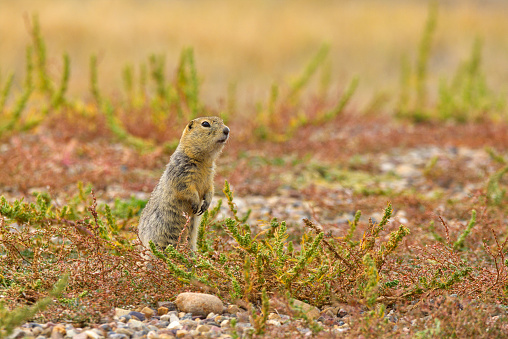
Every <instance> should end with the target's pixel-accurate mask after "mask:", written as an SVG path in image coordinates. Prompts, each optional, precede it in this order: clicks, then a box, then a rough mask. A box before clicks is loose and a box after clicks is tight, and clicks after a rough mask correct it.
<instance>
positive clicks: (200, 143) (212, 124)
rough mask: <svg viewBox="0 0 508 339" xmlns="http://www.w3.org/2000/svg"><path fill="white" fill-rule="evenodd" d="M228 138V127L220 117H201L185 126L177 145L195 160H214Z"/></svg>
mask: <svg viewBox="0 0 508 339" xmlns="http://www.w3.org/2000/svg"><path fill="white" fill-rule="evenodd" d="M228 138H229V127H228V126H226V125H224V122H223V121H222V119H221V118H218V117H201V118H196V119H194V120H192V121H190V122H189V123H188V124H187V126H186V127H185V129H184V131H183V133H182V138H181V139H180V144H179V145H178V147H179V148H180V150H181V151H183V152H185V154H186V155H187V156H188V157H190V158H192V159H196V160H212V161H213V160H215V158H216V157H217V156H218V155H219V153H220V152H221V151H222V149H223V148H224V145H225V144H226V141H227V140H228Z"/></svg>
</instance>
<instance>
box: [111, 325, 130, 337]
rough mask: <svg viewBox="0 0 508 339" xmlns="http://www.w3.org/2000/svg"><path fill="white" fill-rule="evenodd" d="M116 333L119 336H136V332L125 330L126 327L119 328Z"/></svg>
mask: <svg viewBox="0 0 508 339" xmlns="http://www.w3.org/2000/svg"><path fill="white" fill-rule="evenodd" d="M115 332H116V333H119V334H125V335H127V336H129V337H130V336H131V335H133V334H134V331H133V330H131V329H129V328H124V327H119V328H117V329H116V330H115Z"/></svg>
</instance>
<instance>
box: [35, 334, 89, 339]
mask: <svg viewBox="0 0 508 339" xmlns="http://www.w3.org/2000/svg"><path fill="white" fill-rule="evenodd" d="M37 338H38V337H37ZM72 339H88V336H87V335H86V333H85V332H81V333H79V334H76V335H75V336H73V337H72Z"/></svg>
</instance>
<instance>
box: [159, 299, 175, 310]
mask: <svg viewBox="0 0 508 339" xmlns="http://www.w3.org/2000/svg"><path fill="white" fill-rule="evenodd" d="M157 307H166V308H167V309H168V310H169V311H176V305H175V304H174V303H172V302H171V301H159V302H158V303H157Z"/></svg>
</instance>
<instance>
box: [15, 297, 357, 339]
mask: <svg viewBox="0 0 508 339" xmlns="http://www.w3.org/2000/svg"><path fill="white" fill-rule="evenodd" d="M294 305H295V306H296V307H299V308H300V309H301V310H302V311H304V312H305V313H306V316H307V317H308V318H309V319H312V320H316V321H317V323H319V324H320V325H323V321H325V319H326V321H325V323H326V324H327V325H328V326H326V327H327V330H328V331H331V332H332V333H334V334H339V333H340V332H344V331H347V330H348V329H349V325H347V324H345V322H344V321H343V320H340V318H338V316H339V317H344V316H346V315H347V312H346V311H345V310H343V309H340V310H331V309H328V310H324V311H323V312H320V311H319V310H318V309H317V308H315V307H313V306H311V305H309V304H306V303H304V302H301V301H298V300H294ZM334 318H335V320H334ZM290 324H292V325H294V326H293V327H292V328H293V331H296V333H295V334H297V335H298V336H302V335H303V336H306V335H311V334H312V331H311V329H309V328H306V327H305V326H304V324H305V323H304V322H303V321H300V322H298V324H295V320H294V319H291V318H290V317H289V316H287V315H283V314H279V313H276V312H272V313H270V314H269V316H268V320H267V321H266V325H267V327H270V326H275V327H280V329H281V333H287V332H286V330H285V328H284V327H285V326H288V325H290ZM254 332H255V328H254V326H253V325H252V324H251V321H250V318H249V313H248V312H247V311H245V310H243V309H241V308H239V307H238V306H237V305H229V306H224V305H223V303H222V301H221V300H220V299H219V298H217V297H216V296H213V295H209V294H204V293H181V294H180V295H178V296H177V298H176V300H175V302H174V303H172V302H160V303H159V305H158V308H157V309H153V308H150V307H144V308H142V309H139V311H131V310H125V309H121V308H116V309H115V316H114V320H113V321H111V322H108V323H104V324H100V325H96V326H93V327H86V328H78V327H74V326H73V325H71V324H54V323H46V324H37V323H33V322H30V323H26V324H24V325H23V326H21V327H18V328H16V329H15V331H14V333H13V334H11V335H10V336H9V337H8V339H21V338H30V339H67V338H72V339H103V338H111V339H145V338H148V339H175V338H184V339H185V338H246V337H251V335H252V334H253V333H254Z"/></svg>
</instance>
